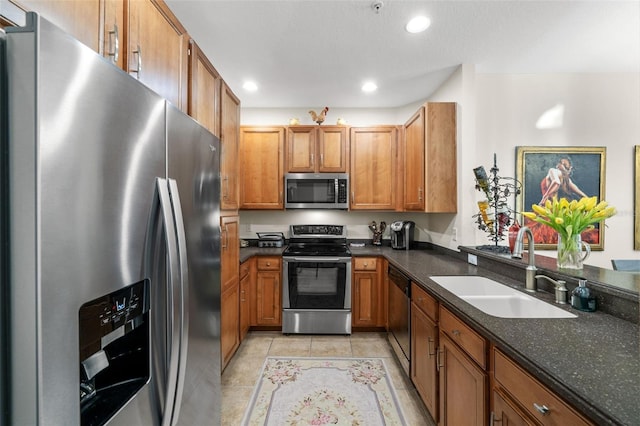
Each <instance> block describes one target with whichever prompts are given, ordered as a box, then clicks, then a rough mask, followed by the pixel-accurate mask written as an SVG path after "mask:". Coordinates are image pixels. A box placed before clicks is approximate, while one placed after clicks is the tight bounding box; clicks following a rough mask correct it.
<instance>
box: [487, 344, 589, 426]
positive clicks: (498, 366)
mask: <svg viewBox="0 0 640 426" xmlns="http://www.w3.org/2000/svg"><path fill="white" fill-rule="evenodd" d="M494 354H495V358H494V375H495V379H496V382H498V383H499V384H500V385H501V386H502V387H503V388H504V389H505V390H506V391H507V393H509V394H510V395H511V396H512V397H513V398H514V399H515V400H516V401H517V402H518V403H519V404H520V405H521V406H522V408H523V409H524V410H525V411H526V412H527V413H528V414H530V415H532V416H533V418H535V419H537V420H538V421H540V422H542V423H543V424H545V425H591V424H592V423H590V422H589V421H588V420H586V419H585V418H584V417H582V416H581V415H580V414H578V412H577V411H575V410H574V409H573V408H572V407H570V406H569V405H567V404H566V403H565V402H564V401H563V400H562V399H560V397H559V396H557V395H556V394H555V393H553V392H551V391H550V390H549V389H548V388H547V387H545V386H544V385H543V384H541V383H540V382H538V380H536V379H535V378H533V377H532V376H530V375H529V374H528V373H527V372H525V371H524V370H523V369H522V368H520V367H519V366H518V365H516V363H515V362H513V361H512V360H511V359H509V358H508V357H507V356H506V355H504V354H503V353H502V352H500V351H499V350H497V349H496V350H494ZM536 406H538V407H543V406H544V407H546V408H547V409H548V411H547V412H546V413H545V414H543V413H542V412H540V411H539V410H538V409H536Z"/></svg>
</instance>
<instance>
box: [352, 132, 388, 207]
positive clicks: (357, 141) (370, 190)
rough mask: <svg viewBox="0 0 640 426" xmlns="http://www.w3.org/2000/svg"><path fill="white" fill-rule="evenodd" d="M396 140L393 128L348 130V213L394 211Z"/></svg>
mask: <svg viewBox="0 0 640 426" xmlns="http://www.w3.org/2000/svg"><path fill="white" fill-rule="evenodd" d="M397 138H398V129H397V128H396V127H395V126H376V127H352V128H351V140H350V146H351V153H350V155H351V169H350V178H351V179H350V185H351V210H394V209H395V207H396V192H397V191H396V168H397V158H396V152H397V151H396V150H397Z"/></svg>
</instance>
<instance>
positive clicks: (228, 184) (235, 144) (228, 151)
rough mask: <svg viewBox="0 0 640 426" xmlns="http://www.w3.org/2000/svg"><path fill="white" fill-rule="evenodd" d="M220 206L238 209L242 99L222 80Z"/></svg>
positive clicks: (227, 208)
mask: <svg viewBox="0 0 640 426" xmlns="http://www.w3.org/2000/svg"><path fill="white" fill-rule="evenodd" d="M220 92H221V94H220V105H221V107H220V127H221V130H220V144H221V146H222V153H221V155H220V185H221V188H220V199H221V200H220V208H221V209H222V210H233V211H237V210H238V205H239V202H238V193H239V192H238V166H239V157H238V152H239V149H240V147H239V145H240V99H238V97H237V96H236V95H235V94H234V93H233V92H232V91H231V89H230V88H229V86H227V84H226V83H225V82H224V81H222V83H221V85H220Z"/></svg>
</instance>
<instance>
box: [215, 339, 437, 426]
mask: <svg viewBox="0 0 640 426" xmlns="http://www.w3.org/2000/svg"><path fill="white" fill-rule="evenodd" d="M267 356H312V357H322V356H327V357H332V356H333V357H372V358H384V361H385V364H386V365H387V368H388V369H389V374H390V375H391V380H392V382H393V385H394V388H395V390H396V393H397V394H398V398H399V400H400V403H401V404H402V411H403V413H404V415H405V420H406V421H407V424H409V425H429V426H432V425H433V426H435V424H434V423H433V420H431V417H430V416H429V415H428V414H427V411H426V409H425V408H424V405H423V404H422V401H420V397H419V396H418V394H417V392H416V390H415V388H414V387H413V385H412V384H411V381H410V380H409V378H408V377H407V376H406V374H405V373H404V371H403V370H402V368H401V367H400V364H399V363H398V361H397V360H396V358H395V355H394V353H393V350H392V349H391V346H390V345H389V343H388V341H387V335H386V333H364V332H362V333H361V332H356V333H354V334H352V335H350V336H323V335H318V336H307V335H289V336H285V335H283V334H282V333H279V332H269V331H253V332H250V333H249V334H248V335H247V337H246V339H245V340H244V341H243V342H242V344H241V345H240V348H238V351H237V352H236V354H235V356H234V357H233V359H232V360H231V361H230V362H229V365H227V368H225V370H224V372H223V373H222V424H223V425H228V426H236V425H239V424H240V422H241V421H242V417H243V415H244V412H245V409H246V408H247V403H248V402H249V400H250V399H251V395H252V394H253V387H254V385H255V383H256V381H257V379H258V376H259V374H260V371H261V369H262V365H263V363H264V359H265V357H267Z"/></svg>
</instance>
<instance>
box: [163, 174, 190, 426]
mask: <svg viewBox="0 0 640 426" xmlns="http://www.w3.org/2000/svg"><path fill="white" fill-rule="evenodd" d="M168 181H169V196H170V197H171V205H172V207H173V217H174V220H175V230H176V237H177V241H178V259H179V264H180V280H179V282H178V283H177V284H178V286H179V289H178V294H179V295H180V304H179V318H180V323H179V326H178V329H179V342H180V351H179V355H178V372H177V373H178V378H177V384H176V394H175V400H174V403H173V415H172V417H173V419H172V421H171V424H172V425H173V424H176V423H177V421H178V417H179V415H180V404H181V402H182V392H183V389H184V378H185V373H186V368H187V345H188V336H189V316H188V312H189V309H188V308H189V268H188V257H187V237H186V233H185V230H184V219H183V216H182V207H181V206H182V204H181V203H180V193H179V191H178V184H177V182H176V181H175V179H168Z"/></svg>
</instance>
